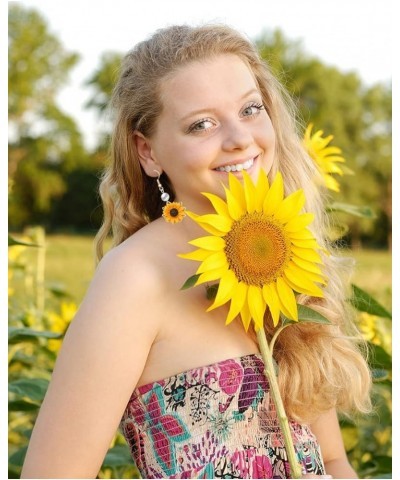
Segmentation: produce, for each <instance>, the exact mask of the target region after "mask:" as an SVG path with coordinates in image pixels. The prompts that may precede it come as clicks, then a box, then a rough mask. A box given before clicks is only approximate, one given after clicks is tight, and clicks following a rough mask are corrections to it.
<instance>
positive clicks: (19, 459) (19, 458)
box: [8, 445, 28, 467]
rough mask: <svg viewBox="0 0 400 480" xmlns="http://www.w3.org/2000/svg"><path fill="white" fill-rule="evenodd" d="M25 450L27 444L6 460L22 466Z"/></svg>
mask: <svg viewBox="0 0 400 480" xmlns="http://www.w3.org/2000/svg"><path fill="white" fill-rule="evenodd" d="M27 450H28V446H27V445H26V446H25V447H22V448H20V449H19V450H17V451H16V452H14V453H13V454H12V455H11V456H10V457H9V459H8V462H9V463H10V464H11V465H15V466H16V467H22V465H23V463H24V460H25V455H26V451H27Z"/></svg>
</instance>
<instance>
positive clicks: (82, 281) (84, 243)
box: [16, 235, 392, 309]
mask: <svg viewBox="0 0 400 480" xmlns="http://www.w3.org/2000/svg"><path fill="white" fill-rule="evenodd" d="M27 255H28V257H29V258H30V261H31V262H36V255H37V250H36V249H28V252H27ZM345 255H348V256H351V257H353V258H354V259H355V261H356V264H355V270H354V274H353V277H352V282H353V283H355V284H356V285H357V286H359V287H360V288H362V289H364V290H366V291H367V292H368V293H370V294H371V295H372V296H374V297H375V298H376V299H377V300H378V301H380V302H381V303H382V304H383V305H384V306H385V307H386V308H389V309H390V308H391V299H392V264H391V253H390V252H388V251H381V250H357V251H348V252H346V253H345ZM94 265H95V261H94V243H93V237H91V236H83V235H47V237H46V263H45V279H46V284H47V285H50V284H60V285H63V286H64V288H65V289H66V291H67V292H69V293H70V294H71V295H72V297H73V298H74V300H75V301H76V302H77V303H80V302H81V300H82V299H83V296H84V295H85V292H86V290H87V288H88V286H89V283H90V280H91V278H92V276H93V273H94ZM16 283H18V282H16ZM16 294H18V292H16Z"/></svg>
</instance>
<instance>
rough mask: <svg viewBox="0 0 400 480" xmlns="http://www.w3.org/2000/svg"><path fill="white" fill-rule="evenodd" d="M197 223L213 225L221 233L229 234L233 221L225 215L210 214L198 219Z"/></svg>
mask: <svg viewBox="0 0 400 480" xmlns="http://www.w3.org/2000/svg"><path fill="white" fill-rule="evenodd" d="M196 222H197V223H201V224H202V225H211V226H212V227H214V228H216V229H217V230H219V231H220V232H224V233H227V232H229V230H230V229H231V227H232V219H231V218H230V217H225V216H223V215H216V214H214V213H208V214H206V215H201V216H200V217H198V218H196Z"/></svg>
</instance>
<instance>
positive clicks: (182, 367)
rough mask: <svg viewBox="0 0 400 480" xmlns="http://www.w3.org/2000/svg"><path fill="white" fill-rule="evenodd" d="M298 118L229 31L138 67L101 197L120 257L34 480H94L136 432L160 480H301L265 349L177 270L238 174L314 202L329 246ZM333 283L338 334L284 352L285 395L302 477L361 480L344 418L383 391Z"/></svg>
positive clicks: (106, 267)
mask: <svg viewBox="0 0 400 480" xmlns="http://www.w3.org/2000/svg"><path fill="white" fill-rule="evenodd" d="M290 105H291V104H290V101H289V99H288V98H287V96H286V95H285V94H284V92H283V90H282V89H281V87H280V86H279V84H278V82H277V81H276V79H275V78H274V77H273V76H272V75H271V73H270V72H269V70H268V68H267V66H266V65H265V64H264V63H263V62H262V61H261V60H260V58H259V56H258V54H257V51H256V49H255V47H254V46H253V45H252V44H251V43H250V42H249V41H248V40H247V39H245V38H243V37H242V36H241V35H240V34H239V33H237V32H236V31H234V30H232V29H230V28H228V27H226V26H217V25H214V26H204V27H199V28H191V27H187V26H176V27H170V28H167V29H164V30H160V31H158V32H156V33H155V34H154V35H153V36H152V37H151V38H150V39H149V40H147V41H144V42H142V43H140V44H138V45H137V46H136V47H135V48H134V49H133V50H132V51H131V52H130V53H129V54H128V55H127V56H126V58H125V59H124V62H123V65H122V70H121V74H120V78H119V81H118V83H117V85H116V87H115V90H114V94H113V100H112V106H113V108H114V113H115V119H114V130H113V136H112V144H111V163H110V165H109V166H108V168H107V170H106V172H105V174H104V177H103V180H102V184H101V188H100V192H101V195H102V199H103V203H104V211H105V220H104V224H103V226H102V228H101V230H100V232H99V235H98V238H97V247H98V255H99V258H101V257H102V251H103V243H104V240H105V238H106V236H107V234H108V233H109V232H110V230H112V234H113V240H114V248H112V249H111V251H110V252H109V253H107V255H105V256H104V257H103V258H102V259H101V261H100V263H99V265H98V268H97V271H96V274H95V277H94V279H93V282H92V284H91V286H90V288H89V290H88V293H87V295H86V297H85V299H84V301H83V303H82V305H81V307H80V310H79V312H78V314H77V316H76V318H75V319H74V321H73V323H72V324H71V326H70V328H69V330H68V332H67V334H66V336H65V339H64V343H63V346H62V349H61V352H60V354H59V357H58V360H57V364H56V367H55V370H54V374H53V378H52V381H51V383H50V386H49V390H48V393H47V395H46V398H45V400H44V402H43V406H42V408H41V411H40V414H39V416H38V419H37V422H36V425H35V429H34V432H33V434H32V439H31V442H30V446H29V449H28V452H27V457H26V460H25V465H24V468H23V473H22V476H23V477H24V478H26V477H30V478H39V477H40V478H49V477H52V478H61V477H62V478H65V477H68V478H75V477H80V478H81V477H85V478H89V477H90V478H93V477H95V476H96V475H97V473H98V470H99V468H100V467H101V464H102V461H103V458H104V455H105V453H106V452H107V449H108V447H109V445H110V442H111V440H112V438H113V436H114V434H115V431H116V429H117V428H118V425H119V424H121V429H122V432H123V434H124V435H125V437H126V439H127V441H128V444H129V445H130V447H131V449H132V453H133V456H134V459H135V461H136V463H137V465H138V467H139V469H140V470H141V473H142V475H143V476H144V477H146V478H156V477H159V478H214V477H223V476H225V477H226V478H269V477H274V478H287V477H288V476H289V475H290V471H289V468H288V464H287V461H286V455H285V450H284V448H283V443H282V438H281V435H280V432H279V429H277V423H276V417H275V413H274V408H273V405H271V402H270V400H269V387H268V380H267V379H266V378H265V377H264V376H263V366H262V362H261V357H260V356H259V349H258V345H257V343H256V340H255V337H254V335H252V334H251V332H250V333H246V331H245V330H244V329H243V326H242V325H241V322H240V320H238V321H235V322H233V323H232V324H231V325H229V326H228V327H227V326H225V318H226V313H227V310H226V305H225V306H223V307H221V308H218V309H215V310H213V311H211V312H206V309H207V308H208V306H209V304H210V302H209V300H207V298H206V295H205V290H204V289H203V288H201V287H198V288H194V289H189V290H184V291H182V290H181V289H180V287H181V286H182V284H183V283H184V281H185V280H186V279H187V278H188V277H190V276H191V275H193V274H194V273H195V267H194V265H193V262H187V261H185V260H183V259H182V258H179V257H178V254H181V253H184V252H189V251H191V247H190V246H189V245H188V241H190V240H192V239H194V238H197V237H199V236H201V235H202V232H201V231H200V230H201V229H200V228H199V227H198V226H197V225H196V223H195V222H193V221H192V220H191V219H190V218H188V217H187V216H184V214H185V210H184V209H185V208H186V209H187V210H190V211H193V212H196V213H197V214H206V213H209V212H211V209H210V203H209V202H208V200H207V199H206V198H205V196H204V195H202V194H201V192H209V193H214V194H216V195H219V196H222V197H223V196H224V188H223V185H224V184H225V185H226V184H227V178H228V172H229V171H230V172H233V174H234V175H235V176H236V177H237V178H238V179H239V180H241V179H242V176H243V173H242V171H243V170H245V171H247V173H248V174H249V175H250V177H251V178H252V179H253V181H254V182H255V181H256V180H257V178H258V175H259V172H260V171H261V170H263V171H264V172H265V173H266V174H267V175H268V176H269V178H270V179H273V178H274V177H275V175H276V173H277V172H278V171H280V172H281V174H282V177H283V181H284V185H285V191H286V193H290V192H292V191H294V190H297V189H298V188H303V189H304V191H305V194H306V197H307V202H306V210H307V211H310V212H313V213H314V215H315V221H314V222H313V230H314V233H315V235H316V237H317V238H318V241H319V243H320V245H324V238H323V228H324V215H323V206H322V203H321V196H320V192H319V191H318V189H317V187H315V186H314V185H315V182H314V180H315V177H316V176H317V172H316V169H315V166H314V164H313V162H312V161H311V159H310V158H309V157H308V156H307V155H306V153H305V152H304V150H303V148H302V147H301V142H300V141H299V138H298V135H297V134H296V129H295V120H294V118H295V117H294V110H293V109H292V108H291V107H290ZM170 201H176V202H178V203H173V204H172V207H173V208H172V207H171V203H170ZM165 205H167V207H168V208H167V209H166V210H164V214H163V215H162V213H163V206H165ZM165 220H169V221H165ZM326 248H328V247H326ZM324 267H325V271H326V276H327V277H328V279H329V281H328V287H327V288H326V289H325V292H324V303H323V304H321V303H320V302H317V300H316V299H313V298H307V299H303V302H305V301H307V303H308V304H310V305H311V306H312V305H314V304H315V308H319V309H320V310H323V311H324V314H325V315H327V316H328V317H329V318H330V320H331V322H332V323H333V325H331V326H328V327H325V326H324V327H322V326H320V325H318V326H317V327H316V326H313V325H311V326H310V325H306V324H301V325H298V326H293V327H290V328H288V329H286V330H285V331H284V332H283V333H282V334H281V336H280V337H279V339H278V342H277V345H276V360H277V362H278V365H279V382H280V389H281V393H282V396H283V399H284V402H285V407H286V411H287V413H288V416H289V417H290V419H291V420H292V421H291V428H292V435H293V438H294V443H295V447H296V451H297V454H298V458H299V460H300V461H301V463H302V470H303V474H304V475H305V476H306V477H307V476H310V475H311V476H318V475H324V473H325V472H326V474H328V475H332V476H333V477H336V478H356V474H355V472H354V470H353V469H352V468H351V466H350V465H349V463H348V461H347V458H346V454H345V450H344V447H343V442H342V439H341V435H340V429H339V426H338V420H337V416H336V409H339V410H340V411H344V412H350V411H351V410H352V409H356V410H361V411H367V410H368V408H369V397H368V390H369V384H370V376H369V372H368V368H367V366H366V364H365V361H364V359H363V358H362V356H361V355H360V353H359V351H358V348H357V341H356V340H354V338H355V337H352V338H350V337H349V336H348V334H349V332H350V330H349V328H350V327H351V325H350V323H349V320H348V314H347V312H346V311H345V308H344V295H345V291H344V288H343V286H342V284H341V282H340V280H339V277H338V273H337V271H336V270H337V269H336V267H335V265H334V261H333V259H330V260H325V265H324ZM266 317H267V318H268V314H267V315H266ZM267 318H266V322H265V324H266V325H267V327H266V330H267V335H268V336H270V335H271V331H272V330H271V327H268V325H270V322H268V321H267ZM346 319H347V320H346ZM203 366H207V367H204V368H202V367H203ZM180 372H183V373H180ZM250 377H251V379H253V380H254V379H257V380H256V386H257V389H256V392H257V394H255V393H254V392H253V393H254V395H253V397H251V400H252V402H251V404H250V402H249V401H247V403H246V400H245V399H248V398H249V395H248V392H247V390H248V388H247V387H248V385H249V382H250V381H253V380H250ZM232 378H236V383H235V381H234V382H232ZM160 379H163V380H160ZM246 388H247V390H246ZM132 392H133V393H132ZM246 392H247V393H246ZM121 418H122V421H121ZM321 453H322V456H321ZM323 464H324V465H325V470H324V466H323Z"/></svg>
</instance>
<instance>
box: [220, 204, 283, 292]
mask: <svg viewBox="0 0 400 480" xmlns="http://www.w3.org/2000/svg"><path fill="white" fill-rule="evenodd" d="M225 243H226V246H225V254H226V257H227V260H228V263H229V266H230V268H231V269H232V270H233V271H234V272H235V275H236V277H237V278H238V280H240V281H242V282H244V283H246V284H247V285H256V286H259V287H262V286H263V285H264V284H266V283H270V282H272V281H274V280H276V279H277V278H278V277H279V276H280V275H281V273H282V272H283V270H284V269H285V267H286V265H287V263H288V261H289V259H290V248H289V247H290V241H289V238H288V236H287V234H286V232H285V231H284V228H283V226H282V225H280V224H279V223H278V222H275V221H274V220H273V219H272V218H271V217H268V216H266V215H265V214H263V213H258V212H254V213H247V214H246V215H243V217H241V218H240V219H239V220H237V221H235V222H234V223H233V225H232V228H231V230H230V231H229V232H228V233H227V235H226V236H225Z"/></svg>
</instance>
